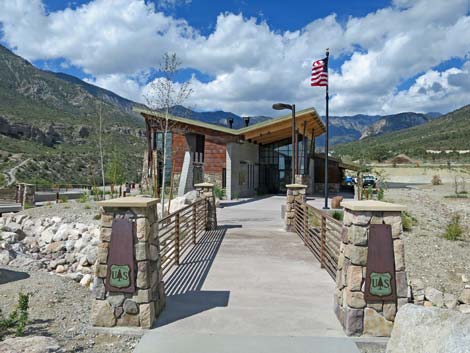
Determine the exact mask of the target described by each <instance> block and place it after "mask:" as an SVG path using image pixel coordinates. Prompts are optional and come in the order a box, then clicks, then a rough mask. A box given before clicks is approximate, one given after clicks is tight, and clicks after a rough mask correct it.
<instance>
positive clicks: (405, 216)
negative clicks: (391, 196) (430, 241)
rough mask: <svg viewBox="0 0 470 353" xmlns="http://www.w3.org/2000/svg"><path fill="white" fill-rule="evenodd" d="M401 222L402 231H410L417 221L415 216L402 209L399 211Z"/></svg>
mask: <svg viewBox="0 0 470 353" xmlns="http://www.w3.org/2000/svg"><path fill="white" fill-rule="evenodd" d="M401 223H402V225H403V231H405V232H410V231H411V229H413V226H415V225H416V224H417V223H418V221H417V219H416V218H415V217H413V216H412V215H410V214H409V213H408V212H406V211H403V212H402V213H401Z"/></svg>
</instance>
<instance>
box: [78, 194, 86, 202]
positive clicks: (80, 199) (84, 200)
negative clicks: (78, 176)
mask: <svg viewBox="0 0 470 353" xmlns="http://www.w3.org/2000/svg"><path fill="white" fill-rule="evenodd" d="M87 201H88V194H87V193H86V192H84V193H83V194H82V195H81V196H80V198H79V199H78V202H80V203H85V202H87Z"/></svg>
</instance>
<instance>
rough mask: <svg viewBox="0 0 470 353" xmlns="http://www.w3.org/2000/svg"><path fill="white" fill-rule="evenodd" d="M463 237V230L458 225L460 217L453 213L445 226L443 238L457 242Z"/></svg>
mask: <svg viewBox="0 0 470 353" xmlns="http://www.w3.org/2000/svg"><path fill="white" fill-rule="evenodd" d="M462 235H463V228H462V225H461V224H460V215H459V214H456V213H454V214H453V215H452V217H451V219H450V221H449V223H448V224H447V227H446V231H445V233H444V238H446V239H447V240H458V239H460V238H461V237H462Z"/></svg>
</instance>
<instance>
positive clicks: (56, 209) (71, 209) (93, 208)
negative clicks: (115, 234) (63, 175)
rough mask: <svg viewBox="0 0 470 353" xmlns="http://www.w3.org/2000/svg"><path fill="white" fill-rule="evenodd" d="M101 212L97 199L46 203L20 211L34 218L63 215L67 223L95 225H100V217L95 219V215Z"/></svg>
mask: <svg viewBox="0 0 470 353" xmlns="http://www.w3.org/2000/svg"><path fill="white" fill-rule="evenodd" d="M99 213H100V212H99V207H98V205H97V204H96V202H95V201H88V202H85V203H80V202H78V201H75V200H72V201H68V202H67V203H59V204H56V203H46V204H45V205H44V206H41V207H35V208H29V209H27V210H24V211H21V212H19V214H27V215H30V216H31V217H34V218H38V217H42V218H46V217H56V216H57V217H61V218H62V219H63V220H64V222H66V223H74V222H80V223H85V224H93V225H99V223H100V221H99V219H95V216H97V215H99Z"/></svg>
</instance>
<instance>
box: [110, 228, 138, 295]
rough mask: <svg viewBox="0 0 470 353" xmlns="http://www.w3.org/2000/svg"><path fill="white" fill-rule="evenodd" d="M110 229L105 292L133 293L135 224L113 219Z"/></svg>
mask: <svg viewBox="0 0 470 353" xmlns="http://www.w3.org/2000/svg"><path fill="white" fill-rule="evenodd" d="M112 227H113V228H112V232H111V243H110V245H109V255H108V272H107V276H106V290H107V291H109V292H126V293H134V292H135V285H134V277H135V276H134V233H135V224H134V223H133V222H131V221H130V220H128V219H114V220H113V226H112Z"/></svg>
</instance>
